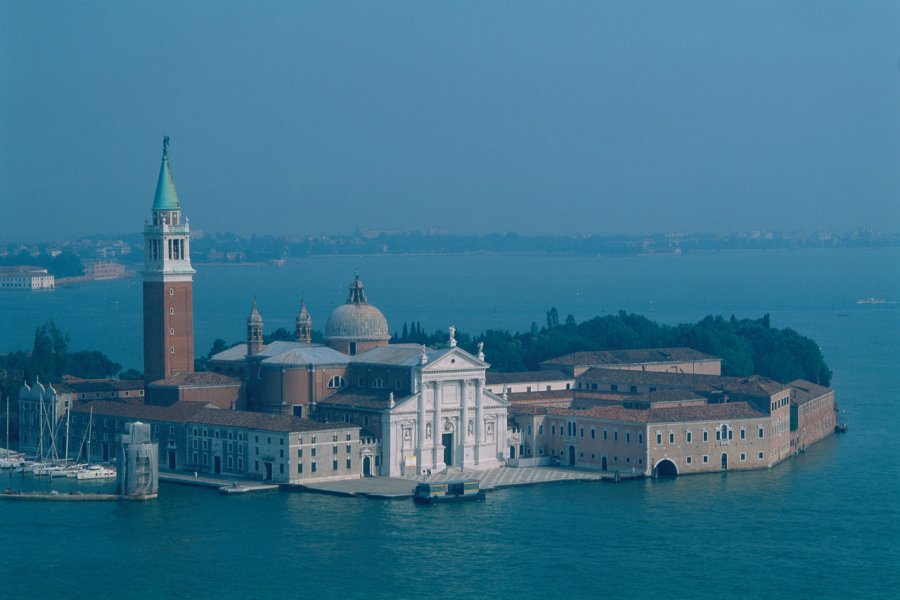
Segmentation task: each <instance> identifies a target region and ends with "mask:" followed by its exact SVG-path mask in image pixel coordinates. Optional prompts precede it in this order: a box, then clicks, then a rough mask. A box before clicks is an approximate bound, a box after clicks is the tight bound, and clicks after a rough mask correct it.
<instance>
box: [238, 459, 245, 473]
mask: <svg viewBox="0 0 900 600" xmlns="http://www.w3.org/2000/svg"><path fill="white" fill-rule="evenodd" d="M243 470H244V457H243V456H238V471H243Z"/></svg>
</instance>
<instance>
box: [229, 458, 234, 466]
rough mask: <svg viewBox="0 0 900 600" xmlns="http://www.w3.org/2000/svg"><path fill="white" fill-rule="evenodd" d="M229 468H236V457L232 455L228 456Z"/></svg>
mask: <svg viewBox="0 0 900 600" xmlns="http://www.w3.org/2000/svg"><path fill="white" fill-rule="evenodd" d="M228 468H229V469H233V468H234V458H232V457H231V456H229V457H228Z"/></svg>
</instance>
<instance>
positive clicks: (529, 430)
mask: <svg viewBox="0 0 900 600" xmlns="http://www.w3.org/2000/svg"><path fill="white" fill-rule="evenodd" d="M528 435H531V425H529V426H528Z"/></svg>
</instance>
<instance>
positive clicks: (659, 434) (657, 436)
mask: <svg viewBox="0 0 900 600" xmlns="http://www.w3.org/2000/svg"><path fill="white" fill-rule="evenodd" d="M660 444H662V434H661V433H659V432H658V431H657V432H656V445H660Z"/></svg>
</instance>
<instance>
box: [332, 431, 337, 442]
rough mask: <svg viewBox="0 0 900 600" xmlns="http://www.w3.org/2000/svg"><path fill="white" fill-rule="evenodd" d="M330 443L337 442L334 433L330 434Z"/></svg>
mask: <svg viewBox="0 0 900 600" xmlns="http://www.w3.org/2000/svg"><path fill="white" fill-rule="evenodd" d="M331 441H332V442H336V441H337V434H336V433H333V434H331Z"/></svg>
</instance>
